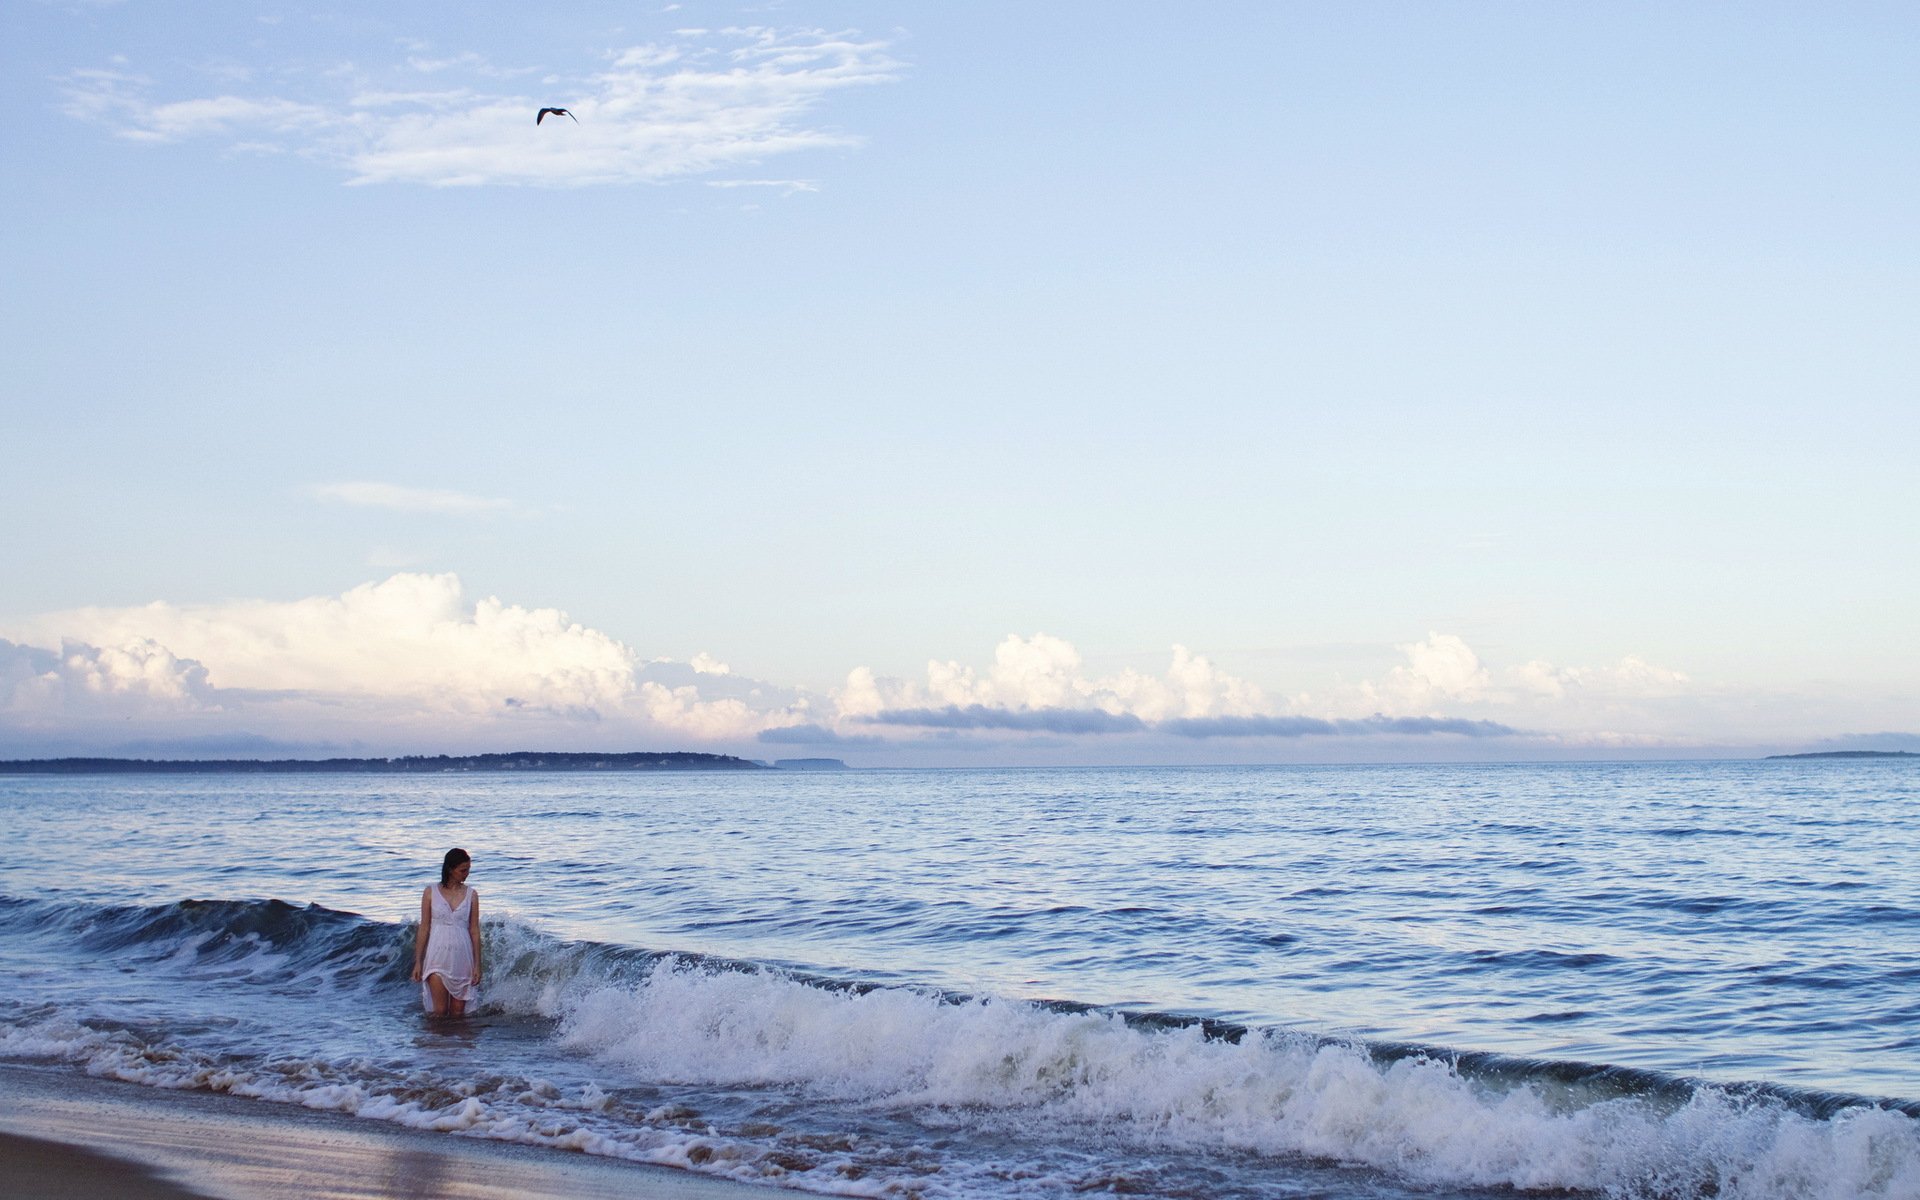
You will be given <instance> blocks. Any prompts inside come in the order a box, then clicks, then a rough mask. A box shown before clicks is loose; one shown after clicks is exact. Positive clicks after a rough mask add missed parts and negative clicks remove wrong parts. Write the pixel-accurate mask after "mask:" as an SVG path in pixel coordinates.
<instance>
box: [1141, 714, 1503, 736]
mask: <svg viewBox="0 0 1920 1200" xmlns="http://www.w3.org/2000/svg"><path fill="white" fill-rule="evenodd" d="M1158 728H1160V729H1162V730H1164V731H1166V732H1167V733H1176V734H1179V735H1180V736H1181V737H1190V738H1210V737H1283V738H1292V737H1312V736H1322V737H1334V736H1343V737H1378V736H1381V735H1399V736H1402V737H1430V736H1433V735H1434V734H1452V735H1455V736H1457V737H1517V736H1519V735H1520V734H1521V732H1522V731H1521V730H1518V729H1515V728H1514V727H1513V726H1511V725H1503V724H1501V723H1500V722H1498V721H1474V720H1468V719H1467V718H1464V717H1389V716H1384V715H1380V714H1376V715H1374V716H1371V717H1360V718H1352V717H1342V718H1336V719H1333V720H1327V719H1324V718H1321V717H1287V716H1271V717H1190V718H1181V719H1176V720H1172V721H1163V722H1161V723H1160V725H1159V726H1158Z"/></svg>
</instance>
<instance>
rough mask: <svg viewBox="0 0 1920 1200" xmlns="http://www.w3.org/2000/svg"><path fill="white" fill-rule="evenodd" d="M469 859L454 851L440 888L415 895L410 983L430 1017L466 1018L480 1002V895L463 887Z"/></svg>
mask: <svg viewBox="0 0 1920 1200" xmlns="http://www.w3.org/2000/svg"><path fill="white" fill-rule="evenodd" d="M472 870H473V859H472V858H471V857H470V856H469V855H468V854H467V852H466V851H465V850H462V849H460V848H459V847H458V846H456V847H454V848H453V849H451V850H449V851H447V857H446V859H445V861H443V862H442V863H441V864H440V884H439V886H438V887H434V886H432V885H429V886H428V887H427V889H426V890H425V891H423V892H421V893H420V935H419V936H418V937H417V938H415V939H414V943H413V978H414V982H416V983H418V984H419V985H420V1002H421V1003H422V1004H424V1005H426V1009H427V1013H428V1015H429V1016H435V1017H460V1016H465V1015H466V1012H467V1005H469V1004H472V1003H474V1002H476V1001H477V1000H479V999H480V893H479V892H476V891H474V890H473V889H472V888H470V887H468V886H467V875H468V873H469V872H471V871H472Z"/></svg>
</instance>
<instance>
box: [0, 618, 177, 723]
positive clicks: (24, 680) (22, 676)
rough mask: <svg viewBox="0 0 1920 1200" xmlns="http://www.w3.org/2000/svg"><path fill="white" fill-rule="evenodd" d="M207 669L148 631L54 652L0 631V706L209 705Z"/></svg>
mask: <svg viewBox="0 0 1920 1200" xmlns="http://www.w3.org/2000/svg"><path fill="white" fill-rule="evenodd" d="M212 692H213V689H212V687H211V686H210V685H209V683H208V680H207V670H206V668H205V667H204V666H202V665H201V664H200V663H198V662H195V661H193V660H192V659H183V658H181V657H179V656H178V655H176V654H174V653H173V652H172V651H171V650H169V649H167V648H166V647H165V646H162V645H160V644H159V643H157V642H155V641H153V640H152V639H150V638H140V637H130V638H126V639H124V640H120V641H118V642H116V643H115V644H112V645H107V646H104V647H103V646H95V645H89V644H87V643H84V642H80V641H76V640H72V639H63V640H62V642H61V645H60V650H59V651H58V653H55V652H52V651H48V650H42V649H39V648H37V647H34V646H26V645H19V644H16V643H14V642H11V641H8V640H6V639H4V638H0V711H6V712H9V713H13V714H16V715H22V716H30V717H35V718H40V719H47V718H56V717H60V716H71V715H76V714H86V715H102V714H111V715H134V714H138V713H144V712H160V711H169V710H174V711H178V710H185V709H205V708H209V707H213V698H212Z"/></svg>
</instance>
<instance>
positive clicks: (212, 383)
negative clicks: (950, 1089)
mask: <svg viewBox="0 0 1920 1200" xmlns="http://www.w3.org/2000/svg"><path fill="white" fill-rule="evenodd" d="M1916 52H1920V10H1916V9H1914V8H1913V7H1912V6H1910V5H1903V4H1892V3H1888V4H1867V3H1839V4H1813V3H1802V4H1770V3H1753V4H1745V5H1725V4H1718V3H1711V4H1709V3H1689V2H1684V0H1683V2H1679V3H1670V2H1663V3H1657V4H1656V3H1646V4H1636V3H1620V4H1607V5H1581V4H1570V3H1569V4H1561V3H1519V2H1503V3H1493V2H1472V3H1467V2H1463V3H1451V4H1434V3H1430V2H1428V0H1417V2H1414V0H1409V2H1405V3H1367V2H1357V3H1344V2H1342V3H1333V2H1327V3H1257V4H1232V3H1228V4H1218V5H1209V6H1199V7H1192V6H1175V5H1146V4H1092V3H1059V4H1046V5H1030V4H1018V5H1016V4H1007V3H995V2H985V3H980V4H970V5H942V6H935V5H883V4H865V3H851V4H842V3H806V2H800V0H794V2H787V3H779V2H775V3H763V4H747V5H742V4H724V3H712V4H709V3H700V2H687V3H681V4H675V5H657V4H656V5H636V4H615V3H596V2H592V0H589V2H586V3H573V4H568V5H565V6H539V7H535V8H529V7H527V6H525V5H504V4H496V3H491V2H487V0H480V2H474V3H460V4H449V3H435V2H425V3H419V4H411V5H376V4H371V3H361V2H359V0H340V2H337V3H289V4H276V3H247V4H234V3H220V2H218V0H213V2H209V3H206V4H201V5H196V6H195V10H194V17H193V19H192V20H191V21H188V20H184V19H182V18H181V16H180V12H179V9H178V7H177V6H173V5H162V4H156V3H150V2H145V0H123V2H119V3H111V2H102V0H16V2H14V3H11V4H8V5H6V6H4V7H3V8H0V66H3V67H4V70H0V89H4V90H5V92H6V93H7V95H6V99H7V101H8V105H9V111H10V112H12V113H13V114H15V116H14V119H13V120H12V121H10V122H8V123H7V125H6V126H5V127H4V129H0V164H3V165H4V169H3V170H0V217H4V220H0V261H4V263H5V270H4V272H0V329H4V330H5V331H6V332H5V333H4V335H0V345H4V348H5V352H4V354H0V429H4V431H5V435H6V436H5V443H6V452H5V459H4V461H5V463H6V469H5V470H4V471H0V500H3V501H4V505H5V512H6V515H7V519H6V520H5V521H4V522H3V523H0V757H42V756H49V755H63V754H136V755H141V756H149V757H225V756H246V757H254V756H265V757H284V756H299V757H305V756H311V755H317V754H356V755H374V754H379V755H385V754H410V753H464V752H476V751H484V750H518V749H536V750H538V749H544V750H572V749H581V750H706V751H713V752H719V753H730V754H740V755H743V756H746V757H750V758H757V759H773V758H781V757H810V756H828V757H839V758H843V759H845V760H846V761H848V762H850V763H853V764H855V765H864V766H892V765H932V766H974V765H979V766H989V765H1021V764H1100V763H1113V764H1133V763H1213V762H1218V763H1244V762H1296V761H1298V762H1354V761H1505V760H1517V761H1529V760H1542V759H1590V758H1616V757H1650V758H1675V757H1694V756H1738V755H1749V754H1759V753H1773V752H1783V751H1803V750H1821V749H1848V748H1884V749H1920V671H1917V670H1916V668H1917V667H1920V632H1917V631H1916V620H1915V618H1916V614H1917V613H1920V553H1916V544H1917V539H1916V535H1917V534H1920V517H1916V514H1920V472H1916V471H1915V468H1914V464H1915V462H1916V461H1917V457H1916V451H1915V447H1916V445H1920V404H1917V403H1916V400H1920V338H1916V337H1915V336H1914V330H1915V329H1916V328H1917V327H1920V322H1917V321H1916V317H1920V211H1916V210H1920V142H1916V141H1915V139H1914V137H1913V130H1914V128H1915V127H1916V119H1917V118H1920V75H1916V73H1915V72H1914V71H1913V70H1912V64H1913V62H1914V61H1916ZM543 106H564V107H566V108H568V109H569V110H570V111H571V113H572V114H573V116H574V118H576V119H573V120H567V119H558V118H554V117H548V118H547V119H546V120H545V121H543V122H539V123H537V124H536V122H535V119H534V118H535V113H536V111H537V110H538V109H539V108H541V107H543Z"/></svg>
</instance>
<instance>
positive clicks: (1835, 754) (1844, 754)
mask: <svg viewBox="0 0 1920 1200" xmlns="http://www.w3.org/2000/svg"><path fill="white" fill-rule="evenodd" d="M1776 758H1920V754H1916V753H1914V752H1913V751H1911V750H1821V751H1818V752H1816V753H1813V754H1769V755H1767V759H1768V760H1769V761H1771V760H1773V759H1776Z"/></svg>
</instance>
